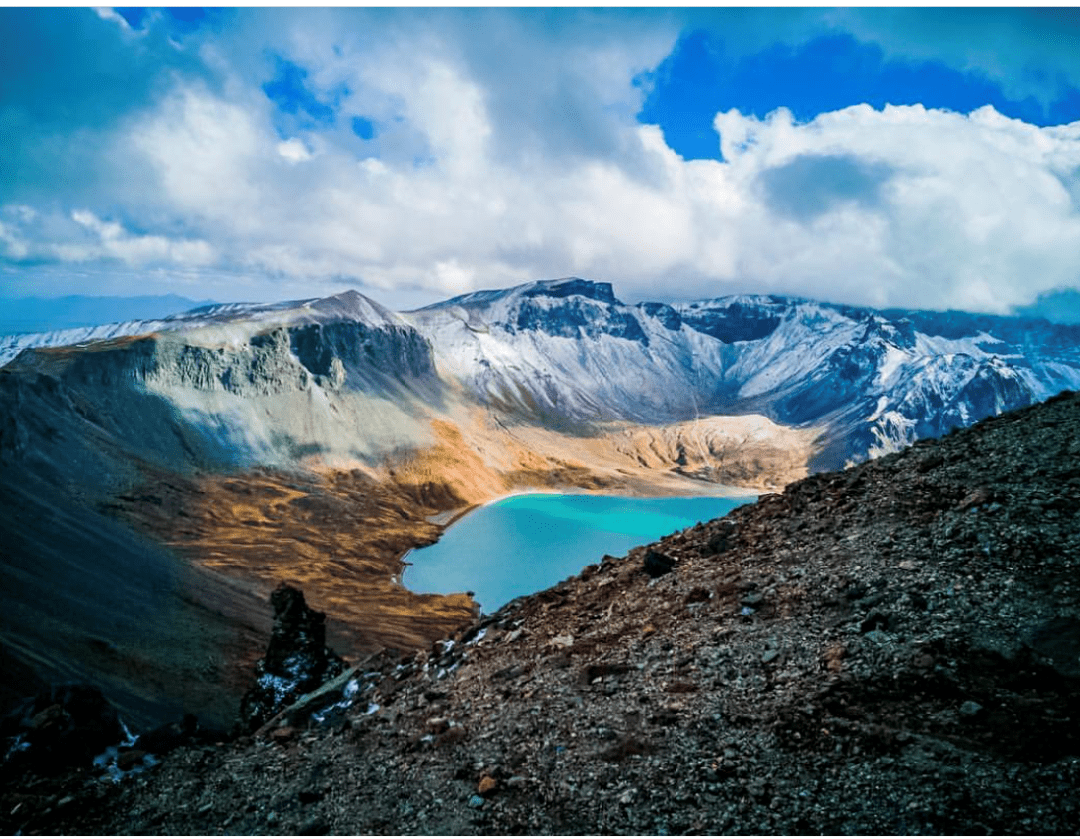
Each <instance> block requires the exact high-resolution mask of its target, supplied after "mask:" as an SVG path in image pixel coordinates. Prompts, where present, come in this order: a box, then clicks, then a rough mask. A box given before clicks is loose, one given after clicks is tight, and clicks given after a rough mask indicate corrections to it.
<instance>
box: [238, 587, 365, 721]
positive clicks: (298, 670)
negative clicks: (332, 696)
mask: <svg viewBox="0 0 1080 839" xmlns="http://www.w3.org/2000/svg"><path fill="white" fill-rule="evenodd" d="M270 603H271V605H273V607H274V629H273V632H272V633H271V636H270V644H269V645H268V646H267V649H266V656H265V657H264V658H262V659H260V660H259V662H258V663H257V664H256V665H255V674H256V680H255V684H254V685H253V686H252V687H251V689H250V690H248V692H247V693H246V694H244V698H243V700H241V703H240V723H239V724H240V728H241V730H242V731H245V732H251V731H254V730H255V729H257V728H258V727H259V726H260V725H262V724H263V723H265V722H266V721H267V720H269V719H270V718H271V717H273V716H274V715H275V714H277V713H279V712H280V711H282V710H284V709H285V708H287V707H288V706H289V705H291V704H292V703H293V702H295V701H296V700H297V699H299V698H300V697H301V696H303V695H304V694H305V693H310V692H311V691H313V690H315V689H316V688H318V687H319V686H320V685H322V684H323V683H324V682H327V681H329V680H330V679H332V678H334V677H335V676H337V675H339V674H340V673H341V672H342V671H343V670H344V669H345V662H344V661H342V660H341V658H340V657H339V656H338V655H337V653H335V652H334V651H333V650H331V649H330V648H329V647H327V646H326V615H325V614H323V613H322V612H316V611H315V610H314V609H311V608H309V607H308V605H307V603H306V602H305V601H304V594H303V592H301V591H300V590H299V589H297V588H293V587H292V586H290V585H286V584H284V583H282V584H281V585H280V586H278V587H277V588H276V589H275V590H274V593H273V594H271V595H270Z"/></svg>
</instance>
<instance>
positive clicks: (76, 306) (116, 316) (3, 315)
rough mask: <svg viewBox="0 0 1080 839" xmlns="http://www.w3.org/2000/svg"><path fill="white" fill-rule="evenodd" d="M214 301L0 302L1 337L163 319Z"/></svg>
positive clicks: (80, 298)
mask: <svg viewBox="0 0 1080 839" xmlns="http://www.w3.org/2000/svg"><path fill="white" fill-rule="evenodd" d="M213 302H214V301H213V300H201V301H199V300H190V299H189V298H187V297H179V296H177V295H175V294H162V295H153V296H149V295H145V296H141V297H90V296H87V295H82V294H73V295H68V296H67V297H19V298H8V299H0V335H12V334H19V333H27V332H49V331H54V330H57V329H76V328H85V327H89V326H98V325H100V324H103V323H118V322H122V321H130V320H146V319H148V318H163V317H167V316H168V315H171V314H175V313H176V312H184V311H187V310H189V309H193V308H195V307H197V306H207V305H210V304H211V303H213Z"/></svg>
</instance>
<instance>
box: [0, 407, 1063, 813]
mask: <svg viewBox="0 0 1080 839" xmlns="http://www.w3.org/2000/svg"><path fill="white" fill-rule="evenodd" d="M1078 464H1080V395H1077V394H1072V393H1067V394H1063V395H1061V396H1058V397H1056V398H1054V399H1051V400H1049V401H1047V402H1046V403H1044V404H1040V405H1036V406H1033V407H1030V408H1026V409H1023V410H1019V411H1015V412H1012V413H1008V414H1004V415H1002V416H999V417H995V418H992V419H987V420H985V421H983V422H981V423H979V424H977V425H975V426H974V427H972V428H969V429H967V430H962V431H957V432H955V433H952V434H950V435H948V436H946V437H944V438H942V439H940V440H932V441H923V442H921V443H919V444H917V445H915V446H913V447H911V448H908V449H906V450H904V451H902V452H900V453H896V454H890V455H887V456H884V457H882V458H879V459H877V460H875V461H872V462H870V463H866V464H862V465H860V466H857V467H854V468H851V469H848V470H847V471H845V472H840V473H823V474H817V475H814V476H811V477H809V478H806V479H804V480H802V481H798V482H796V483H793V484H791V485H790V486H788V487H787V488H786V489H785V491H784V492H783V493H782V494H773V495H768V496H765V497H763V498H762V499H760V500H759V501H758V503H756V504H754V505H749V506H744V507H740V508H738V509H736V510H735V511H734V512H732V513H731V514H730V515H728V516H727V517H725V518H723V519H719V520H716V521H712V522H708V523H705V524H701V525H698V526H695V527H693V528H689V529H687V530H685V531H682V532H680V533H676V534H672V535H671V536H670V537H668V538H666V539H664V540H661V541H660V542H658V543H656V544H654V545H650V546H646V547H642V548H636V549H634V550H632V551H631V552H630V553H629V555H628V556H626V557H620V558H616V557H603V558H602V559H601V558H599V557H598V558H597V560H598V561H597V563H596V564H594V565H591V566H589V567H587V568H585V569H584V570H583V571H582V572H581V574H579V575H577V576H576V577H573V578H570V579H568V580H566V581H565V582H563V583H560V584H559V585H557V586H555V587H554V588H552V589H550V590H547V591H544V592H540V593H538V594H535V595H531V596H528V597H524V598H520V599H518V600H515V601H513V602H511V603H510V604H507V606H505V607H504V608H502V609H501V610H499V611H498V612H497V613H495V614H493V615H489V616H484V617H483V618H482V619H480V620H479V621H477V622H475V623H473V624H472V625H471V626H469V627H466V628H465V629H463V630H462V631H460V632H458V633H457V634H456V635H455V636H454V637H453V638H452V639H449V640H447V641H445V642H440V643H436V644H435V645H433V646H432V647H431V648H430V649H427V650H424V651H421V652H416V653H408V654H405V655H392V654H389V653H384V654H382V655H379V656H376V657H374V658H372V659H369V660H367V661H365V662H362V663H360V665H359V666H358V667H357V668H355V669H353V670H350V671H347V672H346V674H344V675H343V676H342V677H339V680H338V681H337V682H336V683H334V684H335V685H336V687H335V689H334V690H332V691H330V692H329V693H326V694H325V695H324V696H323V697H321V699H318V700H311V701H308V702H306V703H304V704H303V706H302V710H301V708H297V709H296V710H295V711H294V712H293V713H286V714H283V715H280V716H278V717H277V718H276V719H274V720H273V721H272V722H271V723H270V724H269V725H267V726H264V727H263V728H262V729H261V730H260V731H258V732H257V733H256V734H255V735H254V736H248V737H243V738H241V739H240V740H238V741H236V742H235V743H231V744H224V743H220V744H214V743H204V744H202V745H194V746H190V747H187V748H182V749H179V750H177V751H175V752H173V753H172V754H171V755H169V756H168V757H167V758H166V759H165V760H164V762H163V763H162V765H160V766H158V767H156V768H153V769H150V770H146V771H143V772H142V773H139V774H134V775H131V776H129V777H125V778H124V779H123V780H121V781H120V782H118V783H117V782H114V781H112V780H107V779H106V780H98V779H97V777H96V775H97V774H100V771H99V772H97V773H95V772H93V771H85V770H84V771H82V772H76V773H74V774H67V775H64V776H62V777H61V778H59V779H52V780H48V779H39V780H37V781H30V782H29V783H28V784H26V785H25V786H24V787H23V788H21V789H19V790H18V791H15V790H12V789H7V790H5V792H4V793H3V798H2V804H3V806H2V807H0V827H3V828H4V829H5V830H6V831H7V832H14V831H16V830H22V831H24V832H27V833H33V832H47V833H171V834H175V833H190V832H195V833H225V832H230V833H231V832H237V833H301V834H311V833H330V832H333V833H351V834H357V833H364V832H376V833H387V834H389V833H393V834H403V833H404V834H412V833H439V834H460V833H499V834H507V833H523V832H524V833H533V834H536V833H562V834H566V833H579V832H580V833H598V834H611V833H624V832H626V833H638V834H670V833H700V832H705V833H740V834H772V833H799V834H809V833H819V832H820V833H829V834H839V833H858V834H883V833H884V834H942V833H973V832H974V833H983V832H987V833H990V832H992V833H1011V834H1071V833H1075V832H1076V831H1077V830H1078V829H1080V794H1078V792H1077V790H1078V789H1080V721H1078V719H1077V716H1076V708H1077V707H1080V704H1078V702H1080V665H1078V661H1080V589H1078V588H1077V585H1078V584H1077V571H1078V569H1080V465H1078ZM312 711H316V713H315V714H314V715H312V713H311V712H312ZM136 760H137V759H136ZM129 765H131V764H130V763H129Z"/></svg>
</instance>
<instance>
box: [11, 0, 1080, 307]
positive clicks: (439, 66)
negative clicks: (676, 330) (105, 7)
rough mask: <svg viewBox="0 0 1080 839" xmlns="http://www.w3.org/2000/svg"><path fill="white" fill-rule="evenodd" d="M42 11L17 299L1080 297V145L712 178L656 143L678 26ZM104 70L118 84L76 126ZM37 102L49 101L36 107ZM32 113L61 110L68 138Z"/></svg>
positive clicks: (931, 140) (962, 140) (776, 116)
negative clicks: (1079, 291)
mask: <svg viewBox="0 0 1080 839" xmlns="http://www.w3.org/2000/svg"><path fill="white" fill-rule="evenodd" d="M35 11H37V10H29V11H27V10H22V12H23V14H22V15H21V16H16V12H15V11H14V10H0V12H2V13H3V14H5V15H6V16H7V17H8V23H9V24H11V25H13V26H14V25H17V27H18V28H20V29H22V30H23V31H32V33H34V34H33V37H34V38H37V39H38V40H40V41H42V42H43V43H46V44H52V48H53V52H54V55H55V57H56V61H55V62H54V63H53V64H51V65H48V66H44V65H40V66H34V67H32V68H30V69H29V70H26V69H22V70H20V69H18V66H17V65H16V63H14V62H8V64H7V65H6V66H4V65H3V64H0V72H2V73H3V74H6V76H5V77H4V79H5V81H3V82H0V85H3V86H4V87H3V89H4V90H9V91H12V93H13V97H14V98H12V99H9V100H5V99H4V98H3V97H0V103H2V104H0V128H5V129H6V130H7V131H14V132H15V136H17V137H18V140H17V142H16V143H14V145H13V148H12V155H13V158H14V159H15V161H16V162H17V163H19V165H18V166H16V167H15V170H16V171H17V172H18V174H17V175H14V176H12V175H0V177H2V178H3V179H4V181H3V182H2V184H0V185H2V187H3V189H2V190H0V271H2V272H3V273H2V274H0V276H3V277H4V278H5V283H6V284H7V285H8V286H9V291H10V290H11V289H15V288H18V289H19V290H21V291H23V292H24V293H26V294H30V293H35V292H40V291H42V290H43V289H42V286H44V285H48V284H50V283H51V284H52V285H54V286H55V292H56V293H60V292H67V291H71V290H78V291H82V292H83V293H85V292H86V279H85V278H86V277H90V278H91V279H90V282H91V283H93V282H95V280H94V279H93V278H95V277H96V278H98V279H99V280H100V282H101V283H102V285H103V288H105V287H106V286H107V289H108V291H109V292H110V293H123V289H124V288H126V286H127V285H131V286H132V288H131V291H134V290H136V289H137V290H138V291H141V292H143V293H145V292H146V290H147V284H152V285H157V286H159V287H160V290H161V291H163V292H164V291H173V292H176V293H180V294H187V295H188V296H197V297H216V298H217V299H235V298H236V297H248V298H260V297H261V298H263V299H277V298H282V297H288V296H314V295H317V294H324V293H330V292H333V291H337V290H340V289H343V288H347V287H350V286H353V287H359V288H361V289H362V290H365V291H367V292H368V293H371V294H373V296H375V297H377V298H379V299H382V300H385V301H386V302H388V303H389V304H390V305H409V304H416V305H419V304H421V303H424V302H429V301H430V300H434V299H438V298H441V297H445V296H448V295H451V294H457V293H461V292H465V291H470V290H473V289H476V288H490V287H498V286H504V285H509V284H513V283H517V282H524V281H528V280H532V279H539V278H543V277H552V276H563V275H570V274H576V275H580V276H585V277H591V278H596V279H603V280H608V281H612V282H614V283H615V284H616V289H617V292H618V293H619V294H620V295H621V296H623V297H624V298H626V299H631V300H632V299H641V298H652V299H664V298H668V299H670V298H688V297H702V296H714V295H720V294H727V293H737V292H750V291H753V292H758V291H760V292H775V293H786V294H796V295H802V296H807V297H817V298H825V299H830V300H836V301H842V302H849V303H857V304H867V305H874V306H911V307H922V308H946V307H957V308H966V309H976V310H983V311H997V312H1005V311H1008V310H1009V309H1010V308H1011V307H1013V306H1016V305H1021V304H1025V303H1028V302H1030V301H1031V300H1033V299H1034V298H1035V297H1036V296H1037V295H1038V294H1039V293H1040V292H1044V291H1047V290H1049V289H1054V288H1062V287H1076V286H1077V284H1078V281H1080V122H1074V123H1071V124H1064V125H1050V126H1043V127H1039V126H1035V125H1031V124H1028V123H1025V122H1023V121H1021V120H1018V119H1012V118H1008V117H1006V116H1003V115H1002V114H1001V113H999V112H998V111H996V110H995V109H994V108H992V107H983V108H980V109H978V110H975V111H972V112H970V113H966V114H965V113H955V112H951V111H947V110H942V109H927V108H924V107H922V106H919V105H915V106H888V105H887V106H884V107H882V108H880V109H874V108H871V107H869V106H867V105H860V104H854V105H852V106H850V107H845V108H842V109H838V110H833V111H829V112H824V113H820V114H818V115H817V116H816V117H815V118H813V119H812V120H809V121H806V122H797V121H796V120H794V119H793V118H792V116H791V113H790V112H789V111H787V110H785V109H778V110H776V111H774V112H772V113H770V114H769V115H768V116H766V117H764V118H758V117H755V116H752V115H746V114H743V113H740V112H739V111H737V110H734V109H732V110H727V111H725V112H721V113H718V114H717V115H716V117H715V121H714V128H715V130H716V132H717V138H716V144H717V158H716V159H712V160H689V161H688V160H684V159H682V158H681V157H680V156H679V155H678V154H676V153H675V152H674V151H673V150H672V149H671V148H670V147H669V146H668V144H667V143H666V142H665V140H664V134H663V132H662V130H661V129H660V127H658V126H656V125H649V124H642V123H641V122H640V121H639V119H638V114H639V112H640V111H641V108H642V104H643V102H644V100H645V97H646V96H647V95H648V92H649V91H648V85H647V82H643V79H646V78H647V76H648V73H649V72H650V71H651V70H652V69H654V68H655V67H656V66H658V65H659V64H660V63H661V62H662V61H663V60H664V58H665V57H666V56H667V55H669V54H670V53H671V51H672V49H673V48H674V46H675V44H676V42H677V39H678V37H679V33H680V31H681V28H680V27H682V26H683V25H684V22H683V21H680V20H679V19H678V18H677V17H676V16H674V15H673V14H672V13H666V12H663V13H655V14H651V15H645V14H635V13H632V12H627V13H614V12H612V13H605V12H589V11H585V10H581V11H572V12H565V11H564V12H562V13H555V12H545V11H536V12H522V11H504V10H474V11H472V12H458V11H448V10H428V11H425V12H416V11H409V10H400V11H397V12H387V11H380V10H333V9H331V10H300V11H287V10H261V11H259V10H239V11H234V12H229V13H221V14H220V15H219V16H217V17H215V18H214V19H213V20H211V21H209V22H207V23H205V24H204V25H202V26H200V27H197V28H195V29H193V30H192V29H191V28H190V27H187V28H184V29H177V28H176V27H173V28H172V29H170V28H169V27H168V26H167V23H168V21H167V20H164V19H163V18H162V16H161V14H160V13H153V14H150V15H147V16H146V18H145V19H143V20H142V21H141V22H140V25H139V28H135V27H132V26H131V25H130V24H129V23H128V21H127V20H126V19H123V18H120V19H116V18H117V17H118V16H115V13H114V15H95V14H94V13H93V12H92V11H90V10H63V11H61V10H48V12H49V13H48V15H45V16H44V17H41V16H39V15H41V14H43V13H44V10H41V11H39V12H37V14H35V13H34V12H35ZM69 17H70V18H71V19H75V20H77V21H78V23H79V26H80V27H81V29H80V30H79V31H80V32H81V33H82V34H81V35H79V36H78V37H77V38H75V39H74V41H72V36H71V35H70V34H68V35H61V34H60V33H61V32H70V31H71V30H70V29H65V28H64V26H63V25H62V24H65V25H66V24H67V23H68V22H69V21H68V18H69ZM996 20H997V19H996V18H995V19H994V22H995V26H996V25H997V23H996ZM50 24H51V25H50ZM879 28H880V27H879ZM54 30H55V31H54ZM883 31H890V32H891V30H883ZM793 37H795V36H793ZM867 37H869V36H867ZM898 37H899V36H895V37H893V41H892V42H890V43H893V44H894V48H895V43H894V42H895V41H896V39H897V38H898ZM62 38H63V39H67V40H66V41H65V42H64V44H62V46H65V47H66V48H70V49H72V50H74V53H73V54H72V56H71V57H70V59H69V60H67V61H68V64H67V65H65V60H66V59H64V58H63V57H62V55H61V53H60V52H59V47H58V46H57V45H56V44H55V43H53V42H55V41H57V40H58V39H62ZM921 48H923V49H929V47H925V46H924V47H921ZM939 52H940V50H939ZM81 53H90V54H93V55H94V56H97V58H96V61H97V66H100V68H101V69H100V78H101V79H104V80H105V81H104V82H103V83H102V84H99V85H96V86H93V87H87V88H86V89H85V90H84V91H83V92H82V94H80V95H79V96H77V97H74V98H73V99H72V104H71V107H69V108H68V109H67V111H64V103H63V101H61V100H62V93H61V92H59V91H60V88H59V87H58V84H59V82H58V79H62V78H63V77H64V76H65V74H70V73H72V72H77V66H78V61H79V60H80V59H79V56H80V55H81ZM978 57H979V56H977V55H976V56H975V57H974V58H972V57H971V56H970V55H967V54H966V53H965V57H964V59H963V60H964V61H966V62H968V64H971V62H973V61H975V60H976V59H978ZM1055 60H1056V61H1059V62H1062V61H1065V60H1066V59H1065V58H1062V57H1061V56H1057V54H1056V53H1055ZM0 61H2V60H0ZM999 69H1000V68H999ZM136 71H137V72H140V73H142V75H141V76H139V77H138V80H137V83H134V84H132V85H131V90H130V91H128V92H125V90H124V87H125V85H124V79H125V78H126V76H127V74H128V73H129V72H136ZM1000 72H1003V73H1004V72H1005V71H1004V70H1001V71H1000ZM20 73H22V74H23V76H25V79H24V81H25V82H26V84H27V85H29V86H30V87H31V88H33V89H32V90H31V91H30V92H29V93H20V94H19V95H17V96H16V95H14V91H15V90H16V89H17V88H19V82H20V76H19V74H20ZM110 79H111V80H112V81H111V82H110V81H109V80H110ZM1016 84H1017V85H1020V84H1021V82H1020V81H1017V82H1016ZM35 90H36V91H37V93H36V94H34V95H38V94H41V93H42V92H47V91H52V92H53V95H54V96H56V97H58V101H57V102H55V103H54V105H53V107H52V108H51V109H46V110H44V111H43V110H42V108H43V106H42V105H41V104H40V100H38V99H35V98H34V95H31V94H33V93H34V91H35ZM65 114H66V115H65ZM58 175H59V177H58ZM74 274H78V275H80V276H81V277H83V281H82V282H83V285H82V287H81V288H79V289H72V288H70V284H71V282H72V280H71V277H72V276H73V275H74ZM44 290H45V291H50V290H54V289H50V288H45V289H44Z"/></svg>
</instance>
